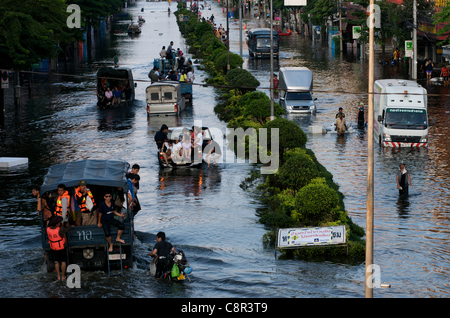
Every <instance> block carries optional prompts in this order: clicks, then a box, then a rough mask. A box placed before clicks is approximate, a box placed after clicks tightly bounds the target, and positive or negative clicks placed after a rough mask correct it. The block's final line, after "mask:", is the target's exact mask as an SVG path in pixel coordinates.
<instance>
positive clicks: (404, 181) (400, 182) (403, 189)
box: [396, 162, 413, 196]
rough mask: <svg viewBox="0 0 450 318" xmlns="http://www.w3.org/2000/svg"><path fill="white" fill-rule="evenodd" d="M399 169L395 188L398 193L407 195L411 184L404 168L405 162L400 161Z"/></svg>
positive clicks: (409, 176)
mask: <svg viewBox="0 0 450 318" xmlns="http://www.w3.org/2000/svg"><path fill="white" fill-rule="evenodd" d="M399 166H400V169H399V170H398V171H397V176H396V181H397V189H398V191H399V195H401V196H403V195H404V196H407V195H408V191H409V186H411V189H412V187H413V186H412V184H411V175H410V174H409V172H408V171H407V170H406V168H405V163H403V162H402V163H400V165H399Z"/></svg>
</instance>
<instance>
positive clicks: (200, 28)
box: [194, 21, 214, 38]
mask: <svg viewBox="0 0 450 318" xmlns="http://www.w3.org/2000/svg"><path fill="white" fill-rule="evenodd" d="M212 32H213V27H212V26H211V24H209V23H208V22H206V21H203V22H198V23H197V24H196V26H195V28H194V33H195V36H196V37H197V38H201V37H202V36H203V35H204V34H212V35H214V33H212Z"/></svg>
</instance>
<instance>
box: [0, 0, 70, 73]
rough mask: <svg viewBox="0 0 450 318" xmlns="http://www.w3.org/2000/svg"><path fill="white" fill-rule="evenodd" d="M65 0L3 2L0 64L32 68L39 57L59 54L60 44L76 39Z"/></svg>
mask: <svg viewBox="0 0 450 318" xmlns="http://www.w3.org/2000/svg"><path fill="white" fill-rule="evenodd" d="M66 8H67V5H66V4H65V1H63V0H41V1H37V0H33V1H27V2H25V3H22V4H20V5H18V3H17V1H13V0H2V1H0V67H1V68H17V69H29V68H30V66H31V64H33V63H36V62H38V61H39V60H40V59H44V58H49V57H50V58H51V57H56V53H57V50H56V49H55V46H57V45H58V44H65V43H69V41H74V40H75V37H74V32H75V31H71V30H69V29H68V28H67V26H66V24H65V23H66V19H67V17H68V16H69V14H68V13H67V12H66Z"/></svg>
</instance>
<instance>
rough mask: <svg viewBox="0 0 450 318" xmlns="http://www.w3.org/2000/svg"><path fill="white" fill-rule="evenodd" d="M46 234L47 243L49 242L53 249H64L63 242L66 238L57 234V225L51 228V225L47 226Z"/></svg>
mask: <svg viewBox="0 0 450 318" xmlns="http://www.w3.org/2000/svg"><path fill="white" fill-rule="evenodd" d="M47 235H48V243H49V244H50V248H51V249H52V250H54V251H59V250H62V249H64V244H65V243H66V239H65V238H64V237H61V236H60V235H59V227H57V228H55V229H52V228H51V227H48V228H47Z"/></svg>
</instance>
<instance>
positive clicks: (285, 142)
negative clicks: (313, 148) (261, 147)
mask: <svg viewBox="0 0 450 318" xmlns="http://www.w3.org/2000/svg"><path fill="white" fill-rule="evenodd" d="M263 128H267V144H268V146H267V147H268V148H269V149H271V147H272V145H271V139H272V138H271V135H272V130H271V129H270V128H278V129H279V130H278V134H279V135H278V136H279V139H278V143H279V145H280V163H283V158H284V152H285V151H286V150H289V149H294V148H304V147H305V144H306V141H307V137H306V134H305V133H304V132H303V130H302V129H301V128H300V127H299V126H298V125H297V124H296V123H294V122H292V121H290V120H288V119H285V118H275V119H274V120H271V121H269V122H267V123H266V124H264V126H263Z"/></svg>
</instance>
